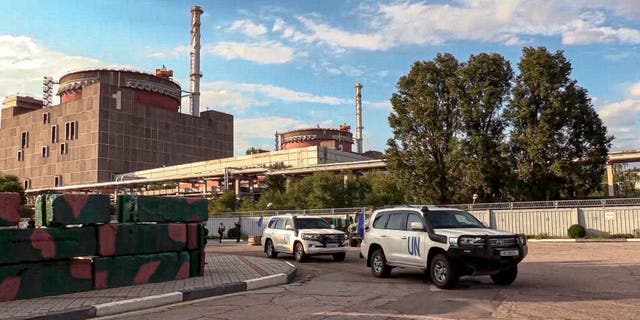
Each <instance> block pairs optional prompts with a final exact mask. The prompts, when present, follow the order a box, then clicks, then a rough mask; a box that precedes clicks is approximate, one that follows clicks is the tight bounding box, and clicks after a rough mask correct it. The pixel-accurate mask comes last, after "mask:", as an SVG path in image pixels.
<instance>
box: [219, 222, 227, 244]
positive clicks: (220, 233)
mask: <svg viewBox="0 0 640 320" xmlns="http://www.w3.org/2000/svg"><path fill="white" fill-rule="evenodd" d="M224 230H225V227H224V223H222V222H220V226H218V234H219V235H220V243H222V236H223V235H224Z"/></svg>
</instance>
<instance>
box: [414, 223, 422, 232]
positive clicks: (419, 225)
mask: <svg viewBox="0 0 640 320" xmlns="http://www.w3.org/2000/svg"><path fill="white" fill-rule="evenodd" d="M411 230H413V231H424V225H423V224H422V222H411Z"/></svg>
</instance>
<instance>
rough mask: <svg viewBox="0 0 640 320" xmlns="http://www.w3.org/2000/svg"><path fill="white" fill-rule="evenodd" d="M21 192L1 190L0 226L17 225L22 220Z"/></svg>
mask: <svg viewBox="0 0 640 320" xmlns="http://www.w3.org/2000/svg"><path fill="white" fill-rule="evenodd" d="M20 203H21V198H20V194H19V193H16V192H0V226H16V225H18V223H19V222H20Z"/></svg>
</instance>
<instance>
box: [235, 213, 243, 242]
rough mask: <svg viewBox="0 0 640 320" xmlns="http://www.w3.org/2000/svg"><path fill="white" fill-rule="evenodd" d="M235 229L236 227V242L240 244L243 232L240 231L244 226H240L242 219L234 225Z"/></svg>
mask: <svg viewBox="0 0 640 320" xmlns="http://www.w3.org/2000/svg"><path fill="white" fill-rule="evenodd" d="M234 224H235V227H236V242H240V235H242V232H241V231H240V230H241V229H240V227H241V226H242V225H241V224H240V218H238V221H237V222H235V223H234Z"/></svg>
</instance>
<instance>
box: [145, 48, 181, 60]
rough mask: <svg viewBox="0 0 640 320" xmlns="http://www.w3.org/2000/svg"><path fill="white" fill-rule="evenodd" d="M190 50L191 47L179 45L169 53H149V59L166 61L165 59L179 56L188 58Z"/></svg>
mask: <svg viewBox="0 0 640 320" xmlns="http://www.w3.org/2000/svg"><path fill="white" fill-rule="evenodd" d="M190 50H191V49H190V48H189V46H185V45H179V46H176V47H175V48H173V49H171V50H169V51H157V52H152V53H149V54H148V55H147V57H149V58H157V59H164V58H173V57H177V56H187V55H188V54H189V51H190Z"/></svg>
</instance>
